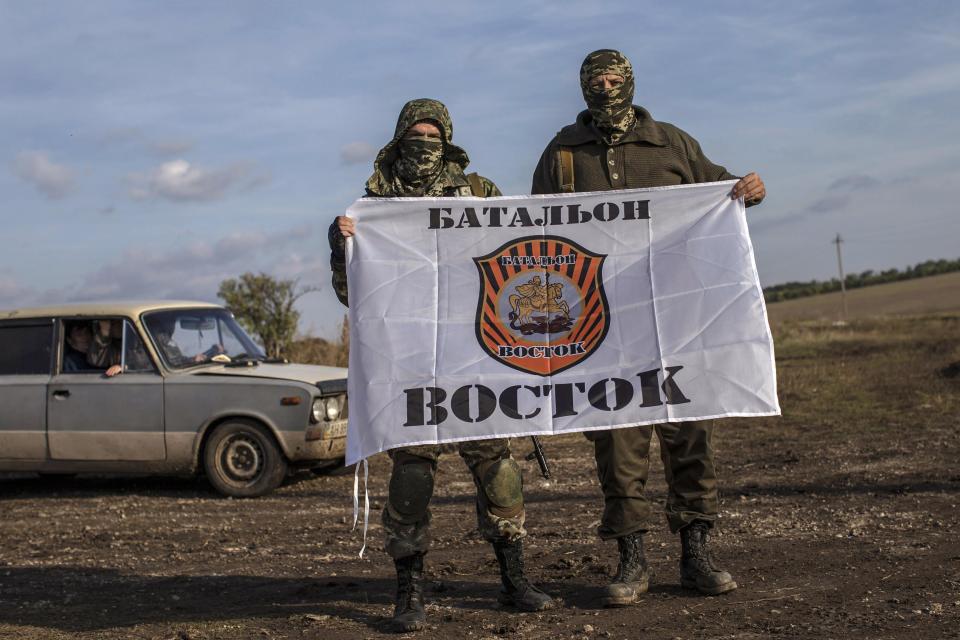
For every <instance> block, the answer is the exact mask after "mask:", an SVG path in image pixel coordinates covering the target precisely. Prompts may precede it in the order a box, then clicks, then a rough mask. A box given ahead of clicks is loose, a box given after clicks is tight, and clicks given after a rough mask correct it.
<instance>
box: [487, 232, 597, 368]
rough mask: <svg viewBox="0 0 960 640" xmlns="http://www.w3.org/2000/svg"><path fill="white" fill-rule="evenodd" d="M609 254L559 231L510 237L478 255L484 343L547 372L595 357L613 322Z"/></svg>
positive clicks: (509, 359)
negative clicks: (606, 266)
mask: <svg viewBox="0 0 960 640" xmlns="http://www.w3.org/2000/svg"><path fill="white" fill-rule="evenodd" d="M605 258H606V256H605V255H600V254H596V253H592V252H590V251H588V250H586V249H584V248H583V247H582V246H580V245H579V244H577V243H576V242H573V241H571V240H567V239H566V238H560V237H557V236H534V237H529V238H521V239H519V240H511V241H510V242H508V243H506V244H505V245H503V246H502V247H500V248H498V249H497V250H496V251H494V252H493V253H489V254H487V255H485V256H481V257H479V258H474V259H473V261H474V263H475V264H476V265H477V271H478V272H479V274H480V300H479V302H478V304H477V324H476V328H477V340H478V341H479V342H480V346H481V347H483V350H484V351H486V352H487V354H488V355H490V357H492V358H494V359H495V360H499V361H500V362H502V363H503V364H505V365H507V366H508V367H513V368H514V369H519V370H520V371H526V372H527V373H535V374H539V375H542V376H547V375H551V374H554V373H560V372H561V371H564V370H566V369H569V368H570V367H572V366H574V365H576V364H577V363H578V362H581V361H583V360H585V359H587V358H588V357H590V355H591V354H592V353H593V352H594V351H596V349H597V347H598V346H600V343H601V342H603V339H604V337H606V335H607V330H608V328H609V326H610V309H609V307H608V305H607V297H606V295H605V294H604V292H603V278H602V269H603V261H604V259H605Z"/></svg>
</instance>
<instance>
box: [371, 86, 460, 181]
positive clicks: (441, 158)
mask: <svg viewBox="0 0 960 640" xmlns="http://www.w3.org/2000/svg"><path fill="white" fill-rule="evenodd" d="M418 122H429V123H430V124H433V125H435V126H436V127H437V128H438V129H440V136H441V137H440V139H439V140H438V139H436V138H427V137H426V136H415V137H411V138H405V137H404V136H405V135H406V134H407V132H408V131H409V130H410V127H412V126H413V125H415V124H417V123H418ZM468 164H470V158H469V157H468V156H467V152H466V151H464V150H463V149H461V148H460V147H458V146H457V145H455V144H453V122H452V121H451V120H450V113H449V112H448V111H447V107H446V106H444V104H443V103H442V102H440V101H439V100H432V99H430V98H419V99H417V100H411V101H410V102H408V103H407V104H405V105H403V109H401V110H400V116H399V117H398V118H397V126H396V129H394V133H393V139H391V140H390V142H388V143H387V144H386V146H384V147H383V149H381V150H380V153H378V154H377V158H376V160H374V162H373V175H372V176H370V179H369V180H367V192H368V194H370V195H375V196H382V197H398V196H408V197H413V196H431V197H433V196H442V195H443V193H444V190H445V189H446V188H447V187H448V186H450V176H451V175H458V174H462V173H463V170H464V169H466V167H467V165H468Z"/></svg>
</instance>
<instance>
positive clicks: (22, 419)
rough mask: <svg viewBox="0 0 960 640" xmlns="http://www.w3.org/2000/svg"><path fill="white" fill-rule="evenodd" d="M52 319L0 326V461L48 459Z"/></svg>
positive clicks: (5, 322)
mask: <svg viewBox="0 0 960 640" xmlns="http://www.w3.org/2000/svg"><path fill="white" fill-rule="evenodd" d="M53 329H54V322H53V319H52V318H45V319H44V318H41V319H36V320H5V321H2V322H0V459H14V460H44V459H46V457H47V432H46V427H47V400H46V395H47V383H49V382H50V370H51V365H52V362H53V356H52V353H53V344H54V341H53V335H54V331H53Z"/></svg>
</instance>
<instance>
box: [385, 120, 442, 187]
mask: <svg viewBox="0 0 960 640" xmlns="http://www.w3.org/2000/svg"><path fill="white" fill-rule="evenodd" d="M420 122H429V123H430V124H432V125H434V126H436V125H437V123H436V122H431V121H429V120H421V121H420ZM437 128H439V127H437ZM397 152H398V153H399V154H400V157H398V158H397V159H396V161H394V163H393V174H394V176H395V177H396V178H397V179H398V180H400V182H401V183H402V184H403V185H404V186H405V187H407V189H404V190H405V191H417V190H422V189H424V187H429V186H430V185H431V184H433V183H434V182H435V181H436V179H437V177H438V176H439V175H440V171H441V170H442V169H443V140H442V139H440V138H431V137H429V136H406V137H403V138H401V139H400V140H399V141H398V142H397Z"/></svg>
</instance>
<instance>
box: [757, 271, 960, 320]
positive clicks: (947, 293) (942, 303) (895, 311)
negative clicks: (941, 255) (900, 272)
mask: <svg viewBox="0 0 960 640" xmlns="http://www.w3.org/2000/svg"><path fill="white" fill-rule="evenodd" d="M841 307H842V303H841V298H840V293H839V292H836V293H825V294H822V295H819V296H811V297H809V298H798V299H797V300H787V301H785V302H775V303H773V304H770V305H767V313H768V314H769V316H770V323H771V324H774V325H776V324H779V323H782V322H784V321H786V320H839V319H840V310H841ZM847 309H848V314H847V318H848V319H851V320H853V319H857V318H868V317H871V316H877V315H920V314H926V313H938V312H944V311H960V272H956V273H945V274H943V275H939V276H930V277H928V278H917V279H916V280H904V281H903V282H891V283H890V284H880V285H876V286H872V287H864V288H862V289H853V290H851V291H848V292H847Z"/></svg>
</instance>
